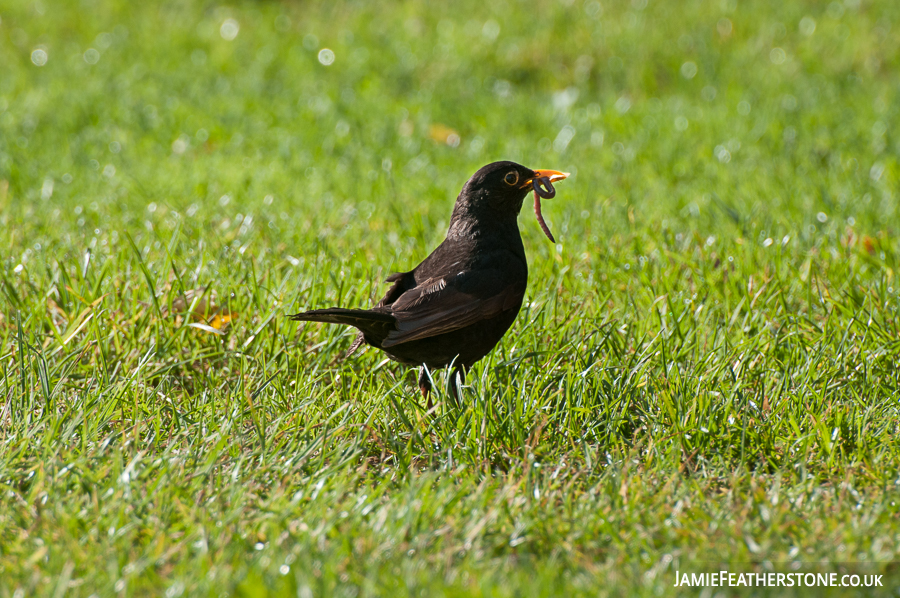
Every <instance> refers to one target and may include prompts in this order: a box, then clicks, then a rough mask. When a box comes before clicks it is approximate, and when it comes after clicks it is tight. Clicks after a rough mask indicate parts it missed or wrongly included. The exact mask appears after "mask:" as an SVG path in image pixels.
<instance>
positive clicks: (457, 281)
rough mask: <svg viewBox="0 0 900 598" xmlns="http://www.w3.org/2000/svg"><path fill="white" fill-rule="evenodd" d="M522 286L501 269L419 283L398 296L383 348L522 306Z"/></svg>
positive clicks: (393, 306) (432, 279)
mask: <svg viewBox="0 0 900 598" xmlns="http://www.w3.org/2000/svg"><path fill="white" fill-rule="evenodd" d="M524 294H525V284H524V283H521V284H516V283H512V284H509V283H507V281H506V276H505V272H503V271H501V270H479V271H478V272H460V273H459V274H456V275H453V276H443V277H434V278H429V279H427V280H424V281H422V282H421V283H419V284H418V285H416V286H415V287H414V288H412V289H409V290H408V291H406V292H405V293H403V294H402V295H400V297H398V298H397V299H396V300H395V301H394V302H393V303H392V304H391V305H390V312H391V315H393V316H394V317H395V318H396V321H397V323H396V329H395V330H392V331H391V332H389V333H388V335H387V338H386V339H385V340H384V342H382V346H383V347H392V346H394V345H399V344H400V343H406V342H410V341H414V340H418V339H422V338H428V337H431V336H436V335H438V334H444V333H446V332H451V331H453V330H458V329H460V328H464V327H466V326H470V325H472V324H476V323H478V322H480V321H482V320H487V319H490V318H493V317H495V316H497V315H499V314H501V313H503V312H504V311H506V310H509V309H514V308H517V307H518V306H519V305H521V302H522V297H523V296H524Z"/></svg>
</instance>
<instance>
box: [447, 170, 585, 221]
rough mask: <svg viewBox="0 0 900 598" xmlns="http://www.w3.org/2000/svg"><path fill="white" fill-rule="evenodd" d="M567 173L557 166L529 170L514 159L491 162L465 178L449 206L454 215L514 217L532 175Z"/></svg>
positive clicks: (491, 218) (549, 177)
mask: <svg viewBox="0 0 900 598" xmlns="http://www.w3.org/2000/svg"><path fill="white" fill-rule="evenodd" d="M567 176H569V173H567V172H559V171H558V170H533V169H531V168H528V167H526V166H522V165H521V164H517V163H515V162H509V161H503V162H492V163H490V164H488V165H487V166H483V167H481V168H480V169H479V170H478V172H476V173H475V174H473V175H472V177H471V178H470V179H469V180H468V181H466V184H465V185H464V186H463V188H462V191H461V192H460V194H459V197H458V198H457V200H456V207H455V208H454V210H453V216H454V219H457V218H466V219H473V218H474V219H478V220H480V221H485V223H488V222H497V221H510V220H511V221H512V222H514V221H515V218H516V216H518V215H519V211H520V210H521V209H522V202H523V201H524V199H525V196H526V195H528V193H529V192H531V191H533V190H534V186H533V185H534V181H535V179H547V180H549V181H550V182H551V183H553V182H556V181H561V180H563V179H564V178H566V177H567Z"/></svg>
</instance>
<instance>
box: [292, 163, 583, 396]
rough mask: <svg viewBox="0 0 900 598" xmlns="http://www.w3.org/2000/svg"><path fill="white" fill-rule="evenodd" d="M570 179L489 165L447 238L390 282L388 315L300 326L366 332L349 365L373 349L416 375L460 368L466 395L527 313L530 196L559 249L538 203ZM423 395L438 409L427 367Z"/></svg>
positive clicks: (359, 314)
mask: <svg viewBox="0 0 900 598" xmlns="http://www.w3.org/2000/svg"><path fill="white" fill-rule="evenodd" d="M567 176H568V173H563V172H558V171H556V170H532V169H530V168H526V167H524V166H522V165H521V164H516V163H515V162H494V163H492V164H488V165H487V166H485V167H483V168H481V169H480V170H479V171H478V172H476V173H475V174H474V175H472V178H470V179H469V180H468V181H467V182H466V184H465V185H464V186H463V188H462V191H461V192H460V194H459V197H457V199H456V205H455V206H454V207H453V215H452V216H451V218H450V230H448V231H447V238H446V239H444V241H443V242H442V243H441V244H440V245H439V246H438V247H437V249H435V250H434V251H433V252H431V255H429V256H428V257H427V258H425V260H424V261H423V262H422V263H421V264H419V265H418V266H416V267H415V268H413V269H412V270H410V271H409V272H398V273H396V274H392V275H390V276H389V277H388V278H387V281H386V282H392V283H393V285H392V286H391V288H390V289H389V290H388V292H387V294H386V295H385V296H384V298H383V299H382V300H381V301H379V302H378V305H376V306H375V307H373V308H372V309H345V308H341V307H331V308H328V309H316V310H313V311H307V312H303V313H299V314H294V315H292V316H290V317H291V319H292V320H300V321H306V322H329V323H332V324H348V325H350V326H354V327H356V328H357V329H358V330H359V334H358V335H357V336H356V340H355V341H354V342H353V345H352V346H351V347H350V350H349V351H348V352H347V355H348V356H349V355H350V354H351V353H353V352H354V351H355V350H356V349H357V348H359V346H360V345H362V344H363V343H366V344H369V345H372V346H373V347H377V348H379V349H381V350H382V351H384V352H385V353H387V354H388V356H389V357H390V358H391V359H393V360H395V361H399V362H400V363H405V364H408V365H416V366H421V365H424V366H426V367H427V368H428V369H432V370H433V369H439V368H444V367H447V366H449V365H451V364H452V365H453V367H454V371H453V375H452V376H451V380H450V386H451V390H452V392H453V394H454V395H457V393H458V390H457V383H458V382H457V376H459V379H460V381H462V380H464V379H465V374H466V372H467V371H468V369H469V368H470V367H471V366H472V364H474V363H475V362H476V361H478V360H479V359H481V358H482V357H484V356H485V355H487V354H488V352H490V350H491V349H493V348H494V346H495V345H496V344H497V343H498V342H499V341H500V339H501V338H502V337H503V334H504V333H505V332H506V331H507V330H508V329H509V327H510V326H511V325H512V323H513V321H514V320H515V319H516V315H517V314H518V313H519V308H520V307H521V306H522V299H523V297H524V296H525V287H526V284H527V282H528V264H527V263H526V260H525V247H524V246H523V245H522V237H521V236H520V235H519V227H518V223H517V220H516V219H517V217H518V215H519V211H520V210H521V209H522V202H523V200H524V199H525V196H526V195H528V192H529V191H530V190H532V189H533V190H534V192H535V214H536V215H537V217H538V221H539V222H540V224H541V228H542V229H543V230H544V232H545V233H546V234H547V236H548V237H549V238H550V239H551V240H553V237H552V236H551V235H550V231H549V230H548V229H547V227H546V225H545V224H544V221H543V218H542V217H541V213H540V199H539V198H538V196H539V195H540V197H545V198H549V197H553V196H554V195H555V190H554V189H553V186H552V184H551V183H552V182H553V181H559V180H562V179H564V178H566V177H567ZM542 185H543V186H542ZM419 389H420V390H421V391H422V396H423V397H424V398H425V399H426V400H428V405H429V407H430V406H431V401H430V400H429V399H428V392H429V391H430V390H431V382H430V380H429V377H428V373H427V371H426V369H425V367H423V368H422V372H421V375H420V376H419ZM457 396H458V395H457Z"/></svg>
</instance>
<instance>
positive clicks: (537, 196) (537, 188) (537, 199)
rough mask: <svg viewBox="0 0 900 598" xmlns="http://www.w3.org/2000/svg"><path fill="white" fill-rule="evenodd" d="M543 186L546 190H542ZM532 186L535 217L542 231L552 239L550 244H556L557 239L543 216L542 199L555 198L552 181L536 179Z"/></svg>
mask: <svg viewBox="0 0 900 598" xmlns="http://www.w3.org/2000/svg"><path fill="white" fill-rule="evenodd" d="M542 184H543V185H544V186H545V187H546V189H542V188H541V185H542ZM532 185H534V215H535V216H537V221H538V224H540V225H541V230H542V231H544V234H545V235H547V238H548V239H550V242H551V243H556V239H554V238H553V233H551V232H550V228H549V227H548V226H547V223H546V222H544V217H543V216H542V215H541V197H543V198H544V199H550V198H552V197H555V196H556V189H554V188H553V185H552V184H551V183H550V179H548V178H547V177H542V178H540V179H534V182H533V183H532Z"/></svg>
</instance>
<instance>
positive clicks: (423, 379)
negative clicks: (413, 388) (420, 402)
mask: <svg viewBox="0 0 900 598" xmlns="http://www.w3.org/2000/svg"><path fill="white" fill-rule="evenodd" d="M419 390H420V391H422V398H423V399H425V405H426V409H428V410H429V411H431V410H432V409H433V408H434V405H433V404H432V403H431V397H430V396H429V391H431V379H430V378H429V377H428V369H427V368H426V367H425V366H424V365H423V366H422V372H421V373H420V374H419Z"/></svg>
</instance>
